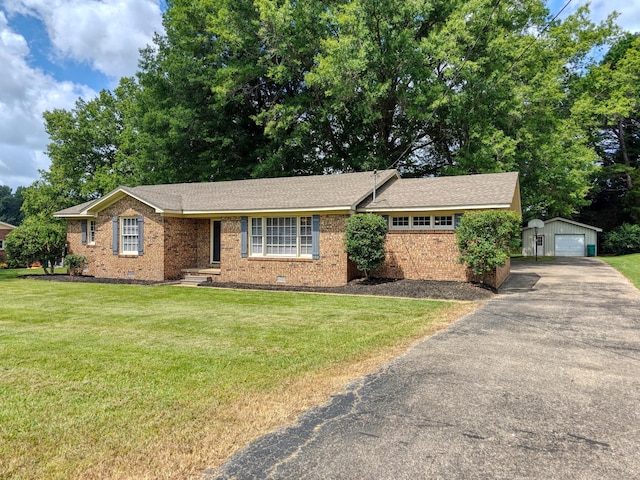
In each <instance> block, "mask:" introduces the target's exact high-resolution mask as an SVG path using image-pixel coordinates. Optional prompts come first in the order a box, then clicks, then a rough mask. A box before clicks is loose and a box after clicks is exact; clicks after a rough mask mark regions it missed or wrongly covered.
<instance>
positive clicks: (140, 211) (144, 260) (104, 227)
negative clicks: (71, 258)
mask: <svg viewBox="0 0 640 480" xmlns="http://www.w3.org/2000/svg"><path fill="white" fill-rule="evenodd" d="M138 215H144V217H145V221H144V255H139V256H131V255H120V254H118V255H114V254H113V252H112V247H111V242H112V232H113V226H112V218H113V217H114V216H117V217H119V218H120V217H136V216H138ZM164 220H165V219H164V218H163V217H162V216H160V215H159V214H157V213H156V212H155V210H153V209H152V208H150V207H149V206H147V205H145V204H144V203H142V202H139V201H138V200H135V199H134V198H130V197H125V198H123V199H122V200H120V201H118V202H116V203H114V204H113V205H111V206H109V207H107V208H106V209H104V210H103V211H101V212H100V213H99V215H98V218H97V219H96V241H95V245H82V234H81V221H80V220H68V221H67V242H68V244H69V253H75V254H79V255H85V256H86V257H87V260H88V265H87V269H86V271H85V274H87V275H94V276H96V277H102V278H131V279H136V280H164V279H165V278H164V267H165V261H164V257H165V254H164V225H163V224H164Z"/></svg>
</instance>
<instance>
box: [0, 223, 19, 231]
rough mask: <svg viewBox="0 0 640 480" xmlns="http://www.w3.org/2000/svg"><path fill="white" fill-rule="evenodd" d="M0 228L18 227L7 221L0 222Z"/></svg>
mask: <svg viewBox="0 0 640 480" xmlns="http://www.w3.org/2000/svg"><path fill="white" fill-rule="evenodd" d="M0 228H2V229H10V230H13V229H14V228H18V227H16V226H15V225H11V224H10V223H7V222H0Z"/></svg>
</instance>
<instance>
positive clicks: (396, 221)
mask: <svg viewBox="0 0 640 480" xmlns="http://www.w3.org/2000/svg"><path fill="white" fill-rule="evenodd" d="M391 227H392V228H409V217H393V218H392V219H391Z"/></svg>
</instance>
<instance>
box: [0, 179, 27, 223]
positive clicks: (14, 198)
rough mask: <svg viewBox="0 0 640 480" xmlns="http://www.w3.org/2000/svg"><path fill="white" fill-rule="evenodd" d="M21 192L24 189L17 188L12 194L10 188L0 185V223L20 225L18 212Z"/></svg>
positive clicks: (20, 219)
mask: <svg viewBox="0 0 640 480" xmlns="http://www.w3.org/2000/svg"><path fill="white" fill-rule="evenodd" d="M23 190H24V187H18V188H16V191H15V192H12V190H11V187H9V186H7V185H0V222H6V223H9V224H11V225H16V226H17V225H20V223H21V222H22V219H23V214H22V212H21V211H20V208H21V207H22V201H23V199H22V192H23Z"/></svg>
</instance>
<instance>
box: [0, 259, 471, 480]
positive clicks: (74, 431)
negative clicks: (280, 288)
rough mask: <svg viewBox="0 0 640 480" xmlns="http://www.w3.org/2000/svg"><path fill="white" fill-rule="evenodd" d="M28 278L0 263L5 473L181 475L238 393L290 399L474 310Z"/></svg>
mask: <svg viewBox="0 0 640 480" xmlns="http://www.w3.org/2000/svg"><path fill="white" fill-rule="evenodd" d="M23 273H25V272H24V271H15V270H14V271H8V270H5V271H0V289H1V290H0V291H2V296H3V297H2V298H3V305H2V308H0V391H1V394H0V397H1V399H2V401H1V402H0V478H15V479H17V478H48V479H51V478H90V477H91V478H116V477H118V478H135V477H136V476H144V475H146V476H151V477H153V478H160V477H162V476H164V477H165V478H179V477H180V475H181V473H180V472H184V470H185V469H186V470H189V469H192V470H193V469H196V471H197V469H198V468H204V467H205V466H207V464H208V462H211V461H212V460H211V458H208V456H207V452H206V451H205V452H199V453H198V454H197V455H195V454H193V453H189V454H187V453H185V452H193V451H194V450H196V449H198V448H199V445H200V448H202V442H203V438H205V437H208V438H214V439H215V438H216V437H219V438H220V440H219V441H220V442H224V441H233V434H231V440H224V438H226V437H229V432H227V433H224V432H225V431H226V430H230V429H233V428H236V427H234V425H235V423H234V422H238V421H241V420H242V419H238V418H232V419H231V418H229V417H230V416H232V414H231V413H230V412H234V411H236V410H235V409H237V408H240V410H238V411H240V412H242V411H250V410H249V409H248V408H244V407H238V405H241V406H242V404H243V402H245V403H246V402H247V400H246V399H248V398H253V399H256V398H257V399H261V398H265V399H266V398H278V397H279V396H281V395H286V394H287V392H288V390H287V389H288V386H292V385H293V386H296V385H301V384H303V380H304V378H307V377H310V376H314V375H320V374H322V372H331V371H332V370H334V369H339V368H340V367H341V366H344V365H350V364H353V363H354V362H358V361H365V360H367V359H369V358H371V357H374V356H375V355H377V354H380V352H384V351H385V350H389V349H392V348H393V347H394V346H397V345H399V344H405V345H406V344H408V343H407V342H409V341H410V339H415V338H418V337H420V336H422V335H424V334H426V333H428V332H430V331H432V330H433V326H432V324H433V323H434V322H438V321H439V320H442V318H443V317H451V315H452V314H455V312H456V311H460V312H463V311H464V310H465V309H468V308H469V307H468V306H467V305H463V304H455V303H446V302H434V301H422V300H405V299H388V298H384V299H383V298H370V297H353V296H352V297H346V296H323V295H308V294H300V293H284V292H254V291H235V290H218V289H193V288H179V287H168V286H163V287H157V286H156V287H148V286H137V285H105V284H87V283H61V282H43V281H37V280H25V279H20V278H17V276H18V275H20V274H23ZM27 273H32V271H31V270H29V271H27ZM289 393H291V392H289ZM259 401H260V400H259ZM248 407H251V406H250V405H249V406H248ZM242 408H244V410H243V409H242ZM238 416H242V414H238ZM229 425H231V426H229ZM240 427H241V428H245V429H246V428H248V429H249V430H251V428H250V426H249V427H247V426H242V425H241V426H240ZM225 435H226V437H225ZM236 441H237V440H236ZM237 447H238V446H237V445H233V446H229V447H228V448H227V449H226V450H225V449H224V448H222V447H220V448H222V451H224V452H227V453H228V451H230V449H231V450H232V449H234V448H237ZM183 450H184V451H183ZM189 455H191V456H194V455H195V456H196V457H197V458H196V460H193V459H192V460H190V461H191V464H189V465H187V466H186V467H185V466H184V465H180V462H183V461H182V460H180V458H182V457H184V456H187V457H189ZM189 458H191V457H189ZM176 459H177V460H176ZM136 462H137V463H136ZM145 462H147V463H148V464H147V465H145ZM160 463H163V465H162V468H160V465H159V464H160ZM183 463H184V462H183ZM187 463H188V462H187ZM165 464H166V465H165ZM209 464H210V463H209ZM149 469H150V471H151V473H150V471H149ZM154 469H159V470H162V472H163V475H160V473H158V472H157V471H154ZM172 469H173V470H172ZM132 472H133V473H132ZM135 472H137V473H135ZM140 472H143V473H140Z"/></svg>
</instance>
